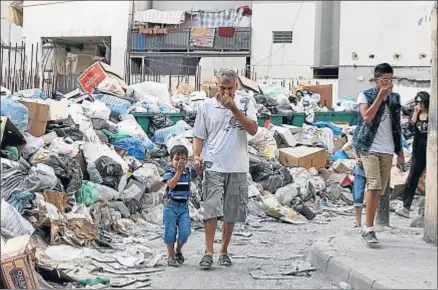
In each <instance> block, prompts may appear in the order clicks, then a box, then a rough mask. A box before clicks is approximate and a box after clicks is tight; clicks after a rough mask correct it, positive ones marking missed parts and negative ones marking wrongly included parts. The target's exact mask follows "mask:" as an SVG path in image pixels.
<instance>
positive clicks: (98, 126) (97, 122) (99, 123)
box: [91, 118, 117, 133]
mask: <svg viewBox="0 0 438 290" xmlns="http://www.w3.org/2000/svg"><path fill="white" fill-rule="evenodd" d="M91 123H92V124H93V129H94V130H104V129H105V130H108V131H110V132H112V133H116V132H117V127H116V126H114V125H111V124H110V123H108V121H107V120H102V119H96V118H92V119H91Z"/></svg>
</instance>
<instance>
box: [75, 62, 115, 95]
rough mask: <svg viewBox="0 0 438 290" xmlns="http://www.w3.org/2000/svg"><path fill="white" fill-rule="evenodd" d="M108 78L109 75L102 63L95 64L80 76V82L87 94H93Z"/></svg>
mask: <svg viewBox="0 0 438 290" xmlns="http://www.w3.org/2000/svg"><path fill="white" fill-rule="evenodd" d="M107 77H108V75H107V73H106V72H105V70H104V69H103V67H102V66H101V65H100V63H99V62H95V63H94V64H93V65H91V66H90V67H89V68H87V69H86V70H85V71H84V72H83V73H82V74H81V75H80V76H79V79H78V80H79V84H80V85H81V87H82V90H83V91H84V92H86V93H91V92H92V91H93V89H94V88H95V87H96V86H97V85H98V84H100V83H101V82H102V81H103V80H104V79H105V78H107Z"/></svg>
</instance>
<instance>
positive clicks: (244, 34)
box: [130, 27, 251, 56]
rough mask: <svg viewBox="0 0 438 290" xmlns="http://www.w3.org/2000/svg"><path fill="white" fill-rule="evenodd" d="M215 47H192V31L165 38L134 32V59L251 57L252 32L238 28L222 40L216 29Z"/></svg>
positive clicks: (170, 33) (172, 32)
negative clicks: (177, 56)
mask: <svg viewBox="0 0 438 290" xmlns="http://www.w3.org/2000/svg"><path fill="white" fill-rule="evenodd" d="M214 29H215V31H214V41H213V45H212V46H211V47H198V46H193V45H192V44H191V29H190V28H181V29H169V30H167V31H166V33H165V34H144V33H140V32H139V31H138V30H132V31H131V44H130V54H131V56H145V55H148V56H152V55H160V56H164V55H166V54H168V55H172V56H174V55H181V56H188V55H193V56H195V55H196V56H249V55H250V50H251V28H249V27H238V28H236V29H235V32H234V35H233V36H221V35H219V34H218V29H217V28H214Z"/></svg>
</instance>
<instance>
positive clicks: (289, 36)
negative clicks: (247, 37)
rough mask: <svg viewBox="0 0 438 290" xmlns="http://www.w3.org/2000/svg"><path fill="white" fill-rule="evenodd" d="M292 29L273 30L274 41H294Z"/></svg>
mask: <svg viewBox="0 0 438 290" xmlns="http://www.w3.org/2000/svg"><path fill="white" fill-rule="evenodd" d="M292 41H293V32H292V31H272V43H292Z"/></svg>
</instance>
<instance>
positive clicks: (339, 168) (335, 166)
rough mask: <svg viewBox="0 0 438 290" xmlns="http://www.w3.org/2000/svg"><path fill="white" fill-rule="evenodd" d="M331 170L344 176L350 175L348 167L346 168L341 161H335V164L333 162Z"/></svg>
mask: <svg viewBox="0 0 438 290" xmlns="http://www.w3.org/2000/svg"><path fill="white" fill-rule="evenodd" d="M332 168H333V170H334V171H336V172H337V173H345V174H349V173H351V170H350V167H348V166H347V165H346V164H345V163H344V162H342V161H341V160H336V161H335V162H333V165H332Z"/></svg>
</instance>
